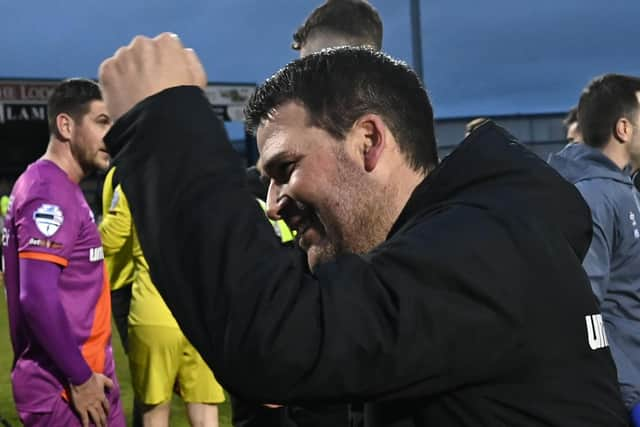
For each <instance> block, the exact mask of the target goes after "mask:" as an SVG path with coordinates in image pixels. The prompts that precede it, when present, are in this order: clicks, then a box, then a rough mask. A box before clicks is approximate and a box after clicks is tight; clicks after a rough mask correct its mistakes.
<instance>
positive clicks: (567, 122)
mask: <svg viewBox="0 0 640 427" xmlns="http://www.w3.org/2000/svg"><path fill="white" fill-rule="evenodd" d="M577 122H578V106H577V105H574V106H573V107H571V109H570V110H569V112H567V115H566V116H565V117H564V120H563V121H562V124H563V125H564V127H565V129H569V126H571V125H572V124H573V123H577ZM579 127H580V126H578V128H579Z"/></svg>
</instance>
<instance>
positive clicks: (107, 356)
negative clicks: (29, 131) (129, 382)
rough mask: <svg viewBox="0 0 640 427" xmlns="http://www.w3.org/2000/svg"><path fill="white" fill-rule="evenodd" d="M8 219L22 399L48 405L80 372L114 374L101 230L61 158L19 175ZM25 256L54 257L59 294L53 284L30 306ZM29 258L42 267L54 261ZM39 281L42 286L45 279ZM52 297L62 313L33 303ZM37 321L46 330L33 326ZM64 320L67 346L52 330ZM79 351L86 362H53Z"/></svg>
mask: <svg viewBox="0 0 640 427" xmlns="http://www.w3.org/2000/svg"><path fill="white" fill-rule="evenodd" d="M4 227H5V230H4V233H3V238H2V244H3V255H4V260H3V261H4V264H5V265H4V271H5V283H6V292H7V303H8V307H9V327H10V333H11V342H12V345H13V350H14V355H15V359H14V361H15V364H14V367H13V370H12V374H11V380H12V385H13V392H14V398H15V402H16V407H17V409H18V411H21V412H48V411H51V410H52V408H53V406H54V404H55V403H56V399H60V398H61V396H62V397H64V398H65V399H66V398H67V394H66V391H65V389H66V387H67V386H68V384H69V381H70V380H72V379H74V378H76V379H78V381H84V380H86V379H88V375H90V372H91V371H94V372H99V373H103V374H105V375H106V376H108V377H110V378H111V379H113V380H114V381H115V369H114V362H113V354H112V349H111V300H110V293H109V284H108V279H107V278H106V277H107V276H106V273H105V269H104V262H103V254H102V244H101V241H100V235H99V233H98V229H97V227H96V224H95V222H94V218H93V213H92V212H91V209H90V208H89V206H88V204H87V202H86V200H85V198H84V195H83V194H82V191H81V189H80V187H79V186H78V185H77V184H76V183H74V182H72V181H71V180H70V179H69V178H68V176H67V175H66V173H65V172H64V171H63V170H62V169H60V168H59V167H58V166H57V165H56V164H55V163H53V162H51V161H48V160H42V159H41V160H38V161H36V162H35V163H33V164H31V165H30V166H29V167H28V168H27V170H26V171H25V172H24V173H23V174H22V175H21V176H20V178H19V179H18V181H17V182H16V183H15V186H14V188H13V191H12V193H11V198H10V205H9V211H8V213H7V216H6V221H5V225H4ZM24 260H37V261H45V262H49V263H54V264H57V265H59V266H60V268H61V269H62V270H61V272H60V275H59V278H58V280H57V294H55V295H54V292H49V295H48V296H47V297H46V298H42V297H40V298H41V300H42V301H35V302H34V301H29V304H28V306H29V310H28V311H27V309H26V308H25V307H26V304H25V298H33V296H26V294H25V293H26V291H25V287H26V284H24V283H23V284H22V289H21V283H20V277H21V272H20V265H21V262H22V263H24V262H25V261H24ZM22 265H30V266H31V265H35V267H33V268H37V266H38V265H45V266H46V265H48V264H41V263H33V262H32V263H31V264H22ZM55 272H58V270H55ZM23 273H24V272H23ZM23 276H24V274H23ZM45 277H50V276H45ZM45 280H46V279H45ZM36 282H37V283H36V286H37V285H38V283H41V281H36ZM30 286H34V285H30ZM40 289H43V288H40ZM53 289H54V291H55V288H53ZM21 292H22V293H21ZM34 294H36V296H37V294H38V293H37V292H35V293H34ZM21 298H22V299H21ZM51 298H58V299H59V301H60V303H59V305H58V306H57V307H59V306H60V305H61V307H62V310H58V311H59V313H60V316H61V319H55V318H53V319H42V318H38V317H37V316H42V314H39V313H38V310H34V309H33V307H34V305H35V307H38V304H50V299H51ZM56 303H57V302H56ZM65 318H66V319H65ZM33 319H36V320H38V321H37V322H35V321H33ZM34 324H38V325H41V328H40V329H44V330H41V331H35V332H34ZM61 327H66V328H68V329H69V331H63V332H64V334H65V335H63V336H64V337H70V340H68V341H67V343H71V345H64V346H62V345H61V344H60V341H61V340H60V339H59V338H53V339H52V338H49V337H56V336H58V337H60V335H56V334H57V333H58V332H60V330H59V329H57V328H61ZM54 356H55V357H54ZM58 356H64V357H62V358H61V359H60V358H59V357H58ZM75 356H77V358H76V361H79V363H73V364H71V365H69V366H66V367H61V366H60V365H61V364H56V363H55V362H54V359H56V358H57V360H65V361H66V360H73V357H75ZM72 382H73V381H72Z"/></svg>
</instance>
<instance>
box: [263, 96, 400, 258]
mask: <svg viewBox="0 0 640 427" xmlns="http://www.w3.org/2000/svg"><path fill="white" fill-rule="evenodd" d="M257 139H258V147H259V149H260V157H261V164H262V169H263V171H264V173H265V175H267V176H268V177H269V178H270V185H269V194H268V197H267V206H268V214H269V216H270V217H271V218H274V219H279V218H282V219H284V220H285V221H286V222H287V224H288V225H289V227H290V228H292V229H293V230H296V231H297V240H298V243H299V245H300V247H301V248H302V249H303V250H305V251H306V252H307V259H308V263H309V266H310V267H311V269H313V268H314V267H315V266H317V265H318V264H320V263H323V262H326V261H330V260H332V259H333V258H335V256H336V255H338V254H340V253H343V252H353V253H365V252H368V251H370V250H371V249H372V248H373V247H374V246H376V245H377V244H379V243H380V242H381V241H382V240H384V238H385V236H386V234H387V232H388V228H389V227H390V223H389V222H390V221H389V218H388V215H386V214H385V201H384V194H385V192H384V189H383V188H381V186H380V185H379V184H378V183H377V181H375V180H374V179H373V178H372V177H371V176H369V174H368V173H367V172H366V171H365V169H364V167H363V166H362V162H360V161H358V157H357V150H352V149H351V148H353V147H356V146H357V145H358V144H357V141H356V139H357V136H356V135H352V133H350V134H349V135H347V136H346V137H345V139H344V140H343V141H339V140H336V139H335V138H334V137H332V136H331V135H330V134H329V133H327V132H326V131H324V130H323V129H320V128H318V127H314V126H311V125H310V124H309V120H308V117H307V112H306V110H305V109H304V107H302V106H300V105H299V104H297V103H294V102H289V103H286V104H284V105H282V106H280V107H278V108H277V109H276V110H275V111H274V112H273V113H272V114H271V115H270V117H269V119H268V120H266V121H265V122H264V123H263V125H261V126H260V127H259V128H258V132H257Z"/></svg>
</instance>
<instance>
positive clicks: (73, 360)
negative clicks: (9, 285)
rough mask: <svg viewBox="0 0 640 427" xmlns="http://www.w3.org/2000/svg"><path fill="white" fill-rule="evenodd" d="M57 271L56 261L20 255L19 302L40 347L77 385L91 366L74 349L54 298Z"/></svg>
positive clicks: (68, 329) (60, 306)
mask: <svg viewBox="0 0 640 427" xmlns="http://www.w3.org/2000/svg"><path fill="white" fill-rule="evenodd" d="M60 273H61V270H60V267H59V266H58V265H56V264H53V263H50V262H46V261H38V260H30V259H21V260H20V302H21V307H22V310H23V312H24V314H25V316H26V317H27V319H28V322H29V327H30V328H31V330H32V332H33V333H34V334H35V336H36V337H37V339H38V342H39V343H40V346H41V347H42V349H43V350H44V351H45V352H46V353H47V354H48V356H49V357H50V358H51V360H53V362H54V364H55V366H56V367H57V368H58V369H59V370H60V371H61V372H62V374H63V375H64V376H65V377H66V378H67V379H68V380H69V381H70V382H71V384H74V385H78V384H82V383H84V382H86V381H87V380H88V379H89V378H90V377H91V369H90V368H89V366H88V365H87V362H86V361H85V360H84V358H83V357H82V354H81V353H80V350H79V349H78V343H77V342H76V340H75V339H74V337H73V335H72V333H71V327H70V325H69V321H68V319H67V316H66V314H65V312H64V309H63V307H62V303H61V302H60V299H59V298H58V278H59V276H60Z"/></svg>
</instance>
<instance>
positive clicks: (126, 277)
mask: <svg viewBox="0 0 640 427" xmlns="http://www.w3.org/2000/svg"><path fill="white" fill-rule="evenodd" d="M118 181H119V180H118V176H117V174H116V168H114V167H112V168H111V169H109V172H107V175H106V176H105V178H104V183H103V186H102V222H101V223H100V225H99V226H98V230H99V231H100V238H101V240H102V247H103V249H104V263H105V266H106V268H107V273H108V274H109V279H110V283H111V314H112V316H113V320H114V323H115V324H116V329H117V330H118V335H120V342H121V343H122V348H123V349H124V351H125V353H127V352H128V351H129V345H128V340H127V335H128V328H129V309H130V307H131V289H132V287H133V286H132V285H133V278H134V264H133V236H128V237H127V238H125V239H124V240H123V239H122V238H121V237H120V235H119V234H118V233H117V221H119V219H117V218H115V217H114V216H113V215H109V211H110V210H111V208H112V206H111V201H112V200H113V192H114V189H115V188H116V186H117V185H118ZM113 221H116V230H114V229H113V226H112V222H113ZM132 427H142V415H141V413H140V404H139V402H137V401H136V400H135V398H134V402H133V420H132Z"/></svg>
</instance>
